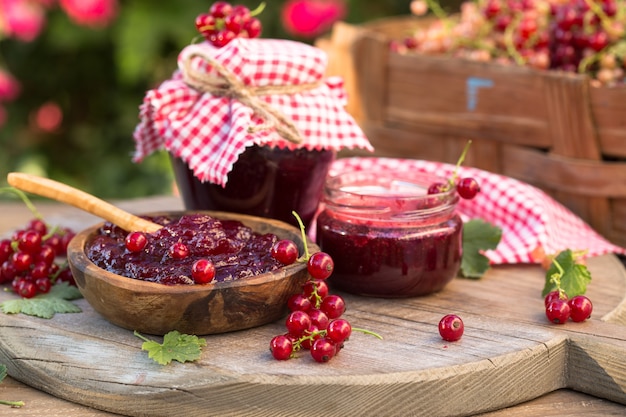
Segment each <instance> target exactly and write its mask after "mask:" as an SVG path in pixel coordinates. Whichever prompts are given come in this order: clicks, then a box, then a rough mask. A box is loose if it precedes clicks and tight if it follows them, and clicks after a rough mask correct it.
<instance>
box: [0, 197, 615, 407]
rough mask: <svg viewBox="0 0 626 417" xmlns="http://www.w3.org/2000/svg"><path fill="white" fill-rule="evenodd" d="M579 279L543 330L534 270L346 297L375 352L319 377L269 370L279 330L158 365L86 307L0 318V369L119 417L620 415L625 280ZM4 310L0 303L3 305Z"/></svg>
mask: <svg viewBox="0 0 626 417" xmlns="http://www.w3.org/2000/svg"><path fill="white" fill-rule="evenodd" d="M157 206H158V205H157ZM160 208H168V209H170V208H172V207H165V206H163V207H161V206H159V207H157V208H156V209H160ZM154 209H155V205H154V204H151V205H150V207H149V209H148V210H143V209H138V212H142V211H149V210H154ZM76 219H77V217H76V216H72V217H71V221H72V222H74V221H76ZM83 220H85V219H83ZM83 220H81V221H83ZM18 224H21V223H18ZM589 268H590V270H591V273H592V276H593V281H592V283H591V284H590V286H589V289H588V295H589V297H590V298H591V299H592V300H593V302H594V314H593V317H592V319H591V320H589V321H587V322H584V323H572V322H570V323H567V324H565V325H560V326H557V325H553V324H550V323H548V322H547V320H546V318H545V315H544V307H543V300H542V298H541V297H540V291H541V289H542V288H543V280H544V278H543V271H542V270H541V269H540V267H538V266H531V265H522V266H501V267H495V268H493V269H491V270H490V271H489V272H488V273H487V274H486V275H485V276H484V277H483V278H482V279H481V280H476V281H475V280H466V279H460V278H459V279H455V280H454V281H453V282H452V283H451V284H450V285H449V286H448V287H446V289H445V290H444V291H442V292H440V293H438V294H435V295H432V296H428V297H422V298H413V299H399V300H384V299H374V298H362V297H355V296H349V295H346V296H345V297H346V302H347V306H348V311H347V312H346V314H345V317H346V318H347V319H349V320H350V322H351V323H352V325H353V326H355V327H360V328H365V329H368V330H371V331H375V332H377V333H379V334H381V335H382V336H383V337H384V339H383V340H378V339H376V338H374V337H373V336H369V335H365V334H362V333H358V332H355V333H354V334H353V336H352V337H351V338H350V340H349V341H348V342H347V343H346V346H345V349H344V350H342V351H341V353H340V354H339V355H338V356H337V357H335V358H333V359H332V360H331V361H330V362H329V363H327V364H318V363H315V362H314V361H313V360H312V359H311V358H310V357H309V355H308V353H307V352H302V354H301V355H300V357H299V358H298V359H293V360H289V361H284V362H282V361H281V362H279V361H275V360H274V359H272V358H271V356H270V353H269V350H268V346H269V341H270V339H271V338H272V337H273V336H274V335H277V334H280V333H283V332H284V326H283V323H281V322H277V323H273V324H270V325H266V326H263V327H258V328H255V329H250V330H245V331H240V332H235V333H229V334H223V335H213V336H207V337H206V339H207V346H206V347H205V348H204V350H203V354H202V358H201V360H199V361H198V362H193V363H186V364H180V363H177V362H173V363H172V364H170V365H167V366H161V365H158V364H157V363H156V362H154V361H152V360H151V359H149V358H148V355H147V353H146V352H145V351H142V350H141V344H142V341H141V340H140V339H139V338H137V337H135V336H134V335H133V334H132V332H131V331H128V330H124V329H121V328H118V327H116V326H114V325H112V324H110V323H108V322H106V321H105V320H104V319H102V318H101V317H100V316H99V315H98V314H97V313H96V312H94V311H93V310H92V309H91V308H90V306H89V305H88V304H87V303H86V301H85V300H79V301H77V304H79V305H80V307H81V308H82V309H83V312H82V313H78V314H60V315H57V316H55V317H54V318H53V319H51V320H44V319H38V318H34V317H30V316H25V315H6V314H2V313H0V363H2V364H6V365H7V367H8V371H9V374H10V375H11V376H12V377H13V378H15V379H17V380H19V381H22V382H24V383H26V384H27V385H30V386H32V387H34V388H37V389H39V390H42V391H45V392H48V393H50V394H52V395H54V396H56V397H59V398H63V399H67V400H69V401H73V402H76V403H79V404H83V405H87V406H91V407H94V408H97V409H101V410H106V411H109V412H114V413H119V414H121V415H127V416H168V417H170V416H172V417H177V416H185V417H188V416H212V415H220V416H240V415H246V416H250V415H252V416H268V417H269V416H272V417H273V416H311V415H327V416H346V415H362V416H405V415H411V416H464V415H473V414H477V413H481V412H488V411H493V410H500V409H502V408H504V407H507V406H512V405H515V404H519V403H522V402H524V401H528V400H531V399H534V398H537V397H539V396H541V395H543V394H546V393H549V392H552V391H554V390H557V389H560V388H569V389H573V390H577V391H581V392H584V393H587V394H590V395H593V396H595V397H599V398H604V399H608V400H611V401H614V402H616V403H619V404H626V361H625V360H624V358H626V299H625V295H626V272H625V271H624V268H623V266H622V265H621V263H620V262H619V260H618V259H617V258H616V257H614V256H612V255H607V256H602V257H598V258H593V259H590V260H589ZM11 297H13V295H12V294H10V293H7V292H4V291H0V302H1V301H3V300H6V299H9V298H11ZM447 313H457V314H459V315H460V316H461V317H462V318H463V320H464V322H465V327H466V329H465V334H464V336H463V338H462V339H461V340H460V341H458V342H454V343H448V342H444V341H443V340H441V338H440V337H439V334H438V332H437V323H438V322H439V319H440V318H441V317H442V316H443V315H445V314H447ZM155 340H158V341H160V339H159V338H155ZM625 410H626V408H625Z"/></svg>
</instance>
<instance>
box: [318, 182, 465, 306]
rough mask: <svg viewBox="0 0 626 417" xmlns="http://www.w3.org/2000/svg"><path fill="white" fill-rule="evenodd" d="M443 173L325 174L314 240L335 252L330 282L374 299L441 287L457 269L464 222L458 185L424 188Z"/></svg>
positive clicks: (434, 289)
mask: <svg viewBox="0 0 626 417" xmlns="http://www.w3.org/2000/svg"><path fill="white" fill-rule="evenodd" d="M441 181H442V179H441V178H438V177H435V176H431V175H422V174H412V173H393V172H390V173H374V172H361V171H357V172H346V173H342V174H339V175H337V176H334V177H331V178H329V179H328V180H327V182H326V185H325V189H324V199H323V201H324V205H325V207H324V210H323V211H322V213H320V215H319V217H318V219H317V243H318V245H319V246H320V248H321V250H322V251H324V252H327V253H328V254H330V255H331V257H332V258H333V260H334V261H335V270H334V272H333V275H332V276H331V277H330V278H329V282H330V283H331V284H332V285H333V286H335V287H337V288H338V289H341V290H344V291H347V292H350V293H354V294H359V295H365V296H374V297H389V298H391V297H413V296H421V295H426V294H430V293H433V292H436V291H440V290H441V289H443V288H444V287H445V286H446V285H447V284H448V283H449V282H450V281H451V280H452V279H453V278H454V277H455V276H456V275H457V273H458V270H459V267H460V265H461V255H462V229H463V222H462V220H461V218H460V217H459V216H458V214H457V213H456V205H457V202H458V198H459V197H458V195H457V194H456V193H455V192H454V189H452V190H450V191H446V192H442V193H439V194H430V195H429V194H427V190H428V187H429V185H430V184H433V183H435V182H441Z"/></svg>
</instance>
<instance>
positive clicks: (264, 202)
mask: <svg viewBox="0 0 626 417" xmlns="http://www.w3.org/2000/svg"><path fill="white" fill-rule="evenodd" d="M334 159H335V151H332V150H325V149H322V150H307V149H304V148H298V149H294V150H289V149H280V148H276V147H267V146H257V145H254V146H252V147H249V148H247V149H246V150H245V151H244V152H243V153H242V154H241V155H240V156H239V159H238V160H237V162H235V165H234V166H233V169H232V171H231V172H230V173H229V174H228V182H227V183H226V186H224V187H222V186H221V185H218V184H213V183H210V182H201V181H200V180H199V179H198V178H197V177H196V176H195V175H194V173H193V171H191V170H190V169H189V167H188V165H187V164H186V163H185V162H184V161H183V160H182V159H180V158H172V164H173V168H174V174H175V177H176V182H177V184H178V188H179V189H180V192H181V195H182V197H183V201H184V203H185V208H186V209H187V210H218V211H228V212H233V213H241V214H249V215H254V216H260V217H269V218H273V219H277V220H282V221H284V222H287V223H290V224H292V225H294V226H298V223H297V221H296V218H295V217H294V216H293V214H292V211H295V212H297V213H298V215H299V216H300V218H301V219H302V221H303V222H304V224H305V225H306V226H307V227H308V225H309V224H310V222H311V220H312V219H313V217H314V216H315V213H316V211H317V208H318V205H319V202H320V199H321V197H322V191H323V187H324V181H325V179H326V176H327V174H328V170H329V169H330V166H331V164H332V162H333V161H334Z"/></svg>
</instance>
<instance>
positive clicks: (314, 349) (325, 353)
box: [311, 337, 337, 363]
mask: <svg viewBox="0 0 626 417" xmlns="http://www.w3.org/2000/svg"><path fill="white" fill-rule="evenodd" d="M336 351H337V348H336V347H335V343H334V342H333V341H332V340H331V339H329V338H327V337H322V338H320V339H317V340H316V341H315V342H313V345H312V346H311V356H312V357H313V359H315V361H316V362H320V363H325V362H328V361H329V360H331V359H332V358H333V356H335V353H336Z"/></svg>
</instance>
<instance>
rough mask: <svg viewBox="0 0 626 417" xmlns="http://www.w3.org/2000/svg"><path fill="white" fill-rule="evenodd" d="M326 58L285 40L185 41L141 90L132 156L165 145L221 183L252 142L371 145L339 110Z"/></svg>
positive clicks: (204, 177) (338, 82)
mask: <svg viewBox="0 0 626 417" xmlns="http://www.w3.org/2000/svg"><path fill="white" fill-rule="evenodd" d="M326 66H327V56H326V54H325V52H324V51H322V50H321V49H318V48H315V47H313V46H309V45H306V44H303V43H300V42H295V41H289V40H278V39H246V38H236V39H234V40H233V41H231V42H230V43H229V44H227V45H226V46H224V47H222V48H216V47H214V46H212V45H210V44H209V43H207V42H203V43H198V44H192V45H189V46H187V47H186V48H184V49H183V50H182V51H181V53H180V54H179V57H178V70H177V71H175V73H174V74H173V76H172V78H171V79H169V80H166V81H165V82H163V83H162V84H161V85H160V86H159V87H158V88H156V89H153V90H149V91H148V92H147V93H146V95H145V98H144V101H143V103H142V105H141V106H140V114H139V116H140V123H139V124H138V125H137V127H136V129H135V132H134V135H133V137H134V139H135V145H136V150H135V154H134V157H133V160H134V161H135V162H139V161H141V160H142V159H143V158H145V157H146V156H148V155H149V154H151V153H152V152H154V151H156V150H159V149H165V150H167V151H169V152H170V153H171V154H172V155H173V156H175V157H178V158H181V159H182V160H183V161H185V162H186V163H187V164H188V166H189V168H190V169H191V170H192V171H193V173H194V175H195V176H196V177H197V178H198V179H199V180H200V181H202V182H205V181H209V182H211V183H214V184H220V185H222V186H224V185H225V184H226V183H227V181H228V173H229V172H230V171H231V170H232V168H233V165H234V163H235V162H236V161H237V159H238V157H239V155H240V154H242V153H243V152H244V151H245V150H246V148H247V147H250V146H253V145H259V146H276V147H279V148H289V149H295V148H298V147H302V148H306V149H308V150H320V149H327V150H334V151H339V150H341V149H354V148H361V149H366V150H369V151H372V150H373V148H372V145H371V144H370V143H369V141H368V139H367V138H366V137H365V135H364V134H363V132H362V130H361V129H360V127H359V126H358V125H357V123H356V122H355V121H354V119H353V118H352V116H350V115H349V114H348V113H347V111H346V110H345V104H346V100H347V97H346V94H345V90H344V88H343V80H342V79H341V78H338V77H326V76H325V70H326Z"/></svg>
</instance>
